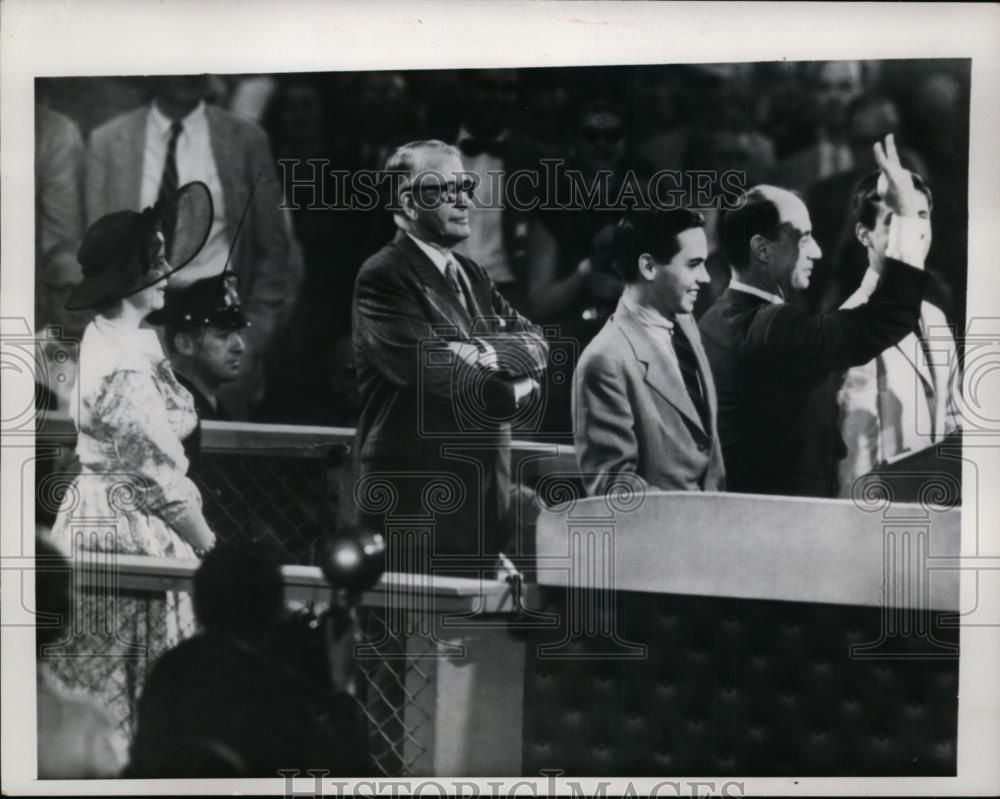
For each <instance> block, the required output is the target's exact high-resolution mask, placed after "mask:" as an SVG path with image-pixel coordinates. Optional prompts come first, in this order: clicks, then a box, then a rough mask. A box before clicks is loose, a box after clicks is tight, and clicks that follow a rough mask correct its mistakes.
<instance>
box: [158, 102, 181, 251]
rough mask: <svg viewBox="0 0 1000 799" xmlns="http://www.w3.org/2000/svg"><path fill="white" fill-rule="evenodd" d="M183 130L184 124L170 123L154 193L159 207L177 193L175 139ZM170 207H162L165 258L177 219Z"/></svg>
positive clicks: (172, 239) (170, 246)
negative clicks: (161, 167) (165, 148)
mask: <svg viewBox="0 0 1000 799" xmlns="http://www.w3.org/2000/svg"><path fill="white" fill-rule="evenodd" d="M183 131H184V125H183V124H182V123H181V122H179V121H176V122H173V123H172V124H171V125H170V141H168V142H167V157H166V159H165V160H164V162H163V176H162V177H161V178H160V191H159V192H158V193H157V195H156V202H157V204H158V205H160V206H161V207H163V206H164V204H165V203H167V201H168V200H170V198H171V197H173V196H174V194H176V193H177V182H178V175H177V139H179V138H180V135H181V133H183ZM172 210H173V209H172V208H170V207H169V204H167V206H166V207H165V209H164V215H163V238H164V240H165V241H166V255H167V260H168V261H169V260H170V252H171V248H172V246H173V243H174V232H175V231H174V226H175V225H176V223H177V220H176V219H174V218H173V213H172Z"/></svg>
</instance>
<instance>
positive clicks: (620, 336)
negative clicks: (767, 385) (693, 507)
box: [573, 302, 725, 494]
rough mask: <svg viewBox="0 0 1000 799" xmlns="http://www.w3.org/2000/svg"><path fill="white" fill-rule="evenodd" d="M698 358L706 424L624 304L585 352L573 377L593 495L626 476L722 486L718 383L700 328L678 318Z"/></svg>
mask: <svg viewBox="0 0 1000 799" xmlns="http://www.w3.org/2000/svg"><path fill="white" fill-rule="evenodd" d="M677 324H678V325H680V326H681V327H683V328H684V332H685V333H686V334H687V336H688V339H689V340H690V341H691V346H692V349H693V350H694V353H695V356H696V358H697V360H698V368H699V371H700V372H701V378H702V383H703V385H704V386H705V389H706V393H707V395H708V406H709V420H710V426H709V429H708V430H706V429H705V427H704V425H703V424H702V421H701V418H700V417H699V414H698V412H697V410H696V409H695V406H694V403H693V402H692V401H691V397H690V395H689V394H688V391H687V388H686V387H685V385H684V380H683V379H682V377H681V374H680V372H678V371H677V368H676V367H675V366H673V365H672V364H671V363H670V361H669V358H668V356H667V355H666V354H665V353H663V352H661V351H659V350H658V348H657V347H656V345H655V344H654V342H653V341H652V340H651V339H650V337H649V334H648V332H647V330H646V328H645V327H644V326H643V324H642V322H641V321H639V320H638V319H636V318H635V316H634V315H633V314H632V313H631V312H630V311H629V309H628V308H627V307H626V306H625V305H624V304H622V303H621V302H619V304H618V308H617V309H616V310H615V312H614V315H613V316H612V317H611V318H610V319H609V320H608V321H607V323H606V324H605V325H604V327H603V328H602V330H601V332H600V333H598V334H597V336H596V337H595V338H594V340H593V341H591V342H590V344H589V345H587V348H586V349H585V350H584V351H583V354H582V355H581V356H580V362H579V364H578V365H577V368H576V372H575V373H574V375H573V418H574V419H575V420H576V424H575V425H574V440H575V444H576V456H577V461H578V463H579V464H580V471H581V472H582V473H583V482H584V486H585V488H586V489H587V493H588V494H602V493H605V492H607V490H608V487H609V485H610V484H612V483H614V482H616V478H617V477H618V476H619V475H629V474H634V475H635V476H636V477H638V478H639V480H640V481H641V482H642V483H643V484H648V485H650V486H652V487H653V488H662V489H666V490H671V491H699V490H708V491H722V490H723V489H724V487H725V486H724V482H725V480H724V477H725V472H724V469H723V465H722V446H721V444H720V443H719V433H718V430H717V429H716V424H715V419H716V413H717V405H716V397H715V385H714V383H713V381H712V374H711V371H710V369H709V365H708V358H707V357H706V355H705V351H704V349H702V346H701V337H700V336H699V335H698V328H697V327H696V326H695V323H694V319H693V318H692V317H691V316H690V315H682V316H678V317H677Z"/></svg>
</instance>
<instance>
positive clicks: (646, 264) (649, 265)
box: [639, 252, 656, 280]
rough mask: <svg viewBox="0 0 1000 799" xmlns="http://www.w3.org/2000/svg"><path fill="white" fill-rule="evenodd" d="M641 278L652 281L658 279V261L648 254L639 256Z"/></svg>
mask: <svg viewBox="0 0 1000 799" xmlns="http://www.w3.org/2000/svg"><path fill="white" fill-rule="evenodd" d="M639 277H640V278H642V279H643V280H652V279H653V278H655V277H656V261H654V260H653V256H652V255H650V254H649V253H648V252H644V253H642V254H641V255H640V256H639Z"/></svg>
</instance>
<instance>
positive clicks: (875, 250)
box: [854, 191, 931, 269]
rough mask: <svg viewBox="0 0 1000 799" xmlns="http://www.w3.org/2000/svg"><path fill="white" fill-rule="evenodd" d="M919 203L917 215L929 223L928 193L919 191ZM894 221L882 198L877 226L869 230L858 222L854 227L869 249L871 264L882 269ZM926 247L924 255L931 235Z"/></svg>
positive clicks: (876, 220) (879, 204)
mask: <svg viewBox="0 0 1000 799" xmlns="http://www.w3.org/2000/svg"><path fill="white" fill-rule="evenodd" d="M917 197H918V198H919V199H918V205H917V209H918V210H917V216H918V217H920V218H921V219H926V220H927V222H928V224H929V223H930V218H931V209H930V203H929V202H928V200H927V195H926V194H924V193H923V192H922V191H918V192H917ZM891 222H892V211H891V210H889V206H888V205H886V204H885V203H884V202H883V201H882V200H879V203H878V211H877V212H876V214H875V226H874V227H873V228H872V229H871V230H869V229H868V228H866V227H865V226H864V225H863V224H861V223H860V222H858V224H857V225H855V227H854V234H855V235H856V236H857V239H858V241H860V242H861V244H862V245H863V246H864V247H865V248H866V249H867V250H868V264H869V266H872V267H875V268H877V269H880V268H881V267H882V264H884V263H885V250H886V247H888V246H889V225H890V223H891ZM924 242H925V247H924V251H923V257H924V258H926V257H927V253H928V252H929V251H930V248H931V237H930V236H929V235H928V236H927V237H926V238H925V239H924Z"/></svg>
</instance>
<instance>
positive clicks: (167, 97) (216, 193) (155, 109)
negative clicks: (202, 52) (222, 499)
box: [84, 75, 302, 418]
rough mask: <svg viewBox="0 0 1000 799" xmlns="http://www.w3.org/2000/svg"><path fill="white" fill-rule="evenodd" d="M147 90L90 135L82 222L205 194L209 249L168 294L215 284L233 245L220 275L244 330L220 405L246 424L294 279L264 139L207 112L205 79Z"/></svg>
mask: <svg viewBox="0 0 1000 799" xmlns="http://www.w3.org/2000/svg"><path fill="white" fill-rule="evenodd" d="M153 86H154V89H155V97H154V98H153V101H152V102H151V103H149V104H148V105H144V106H141V107H140V108H137V109H135V110H134V111H129V112H127V113H125V114H122V115H121V116H118V117H115V118H114V119H112V120H111V121H110V122H107V123H105V124H104V125H102V126H101V127H99V128H97V129H95V130H94V131H93V132H92V133H91V134H90V142H89V145H88V149H87V162H86V181H85V191H84V194H85V201H86V216H87V220H88V223H89V222H93V220H95V219H98V218H100V217H101V216H104V215H105V214H107V213H111V212H114V211H121V210H125V209H132V210H141V209H142V208H146V207H148V206H151V205H153V204H154V203H155V202H156V201H157V200H158V199H160V198H161V197H163V196H166V195H169V194H170V193H172V192H173V191H176V189H177V187H178V186H181V185H184V184H185V183H187V182H190V181H192V180H200V181H203V182H204V183H205V184H207V185H208V188H209V189H210V191H211V192H212V200H213V203H214V213H215V219H214V221H213V223H212V229H211V232H210V233H209V237H208V241H207V242H206V243H205V246H204V248H203V249H202V251H201V253H199V255H198V257H197V258H196V259H195V260H194V261H192V262H191V264H189V265H188V267H187V268H186V269H185V270H183V272H178V273H177V275H176V276H175V277H174V278H173V279H172V280H171V283H170V285H171V287H172V288H179V287H182V286H184V285H187V284H189V283H192V282H194V281H195V280H201V279H203V278H206V277H216V276H219V275H221V273H222V271H223V269H225V268H226V262H227V258H228V255H229V251H230V247H231V246H232V243H233V241H234V239H235V241H236V245H235V249H234V250H233V257H232V262H231V263H230V264H229V266H228V269H229V271H230V272H231V273H233V274H235V275H236V276H237V278H238V281H239V291H240V294H241V295H242V297H243V298H244V302H245V304H244V306H243V310H244V312H245V313H246V315H247V317H248V318H249V321H250V326H249V327H248V328H247V330H246V332H245V334H244V338H245V339H246V344H247V352H246V354H245V356H244V358H243V369H242V371H241V376H240V379H239V380H238V381H236V382H235V383H234V384H231V385H230V387H227V392H226V394H225V399H226V403H227V405H228V406H229V407H230V409H231V410H232V412H233V415H234V416H235V417H237V418H246V417H247V415H248V413H249V408H250V406H251V405H252V404H253V403H254V402H255V401H257V400H259V399H260V396H259V395H260V393H261V392H262V373H261V370H262V359H263V357H264V355H265V351H266V349H267V347H268V345H269V343H270V342H271V341H272V339H273V337H274V333H275V330H276V328H277V327H278V326H279V325H280V324H281V323H282V321H283V320H284V318H285V317H286V316H287V314H288V312H289V311H290V310H291V306H292V305H293V303H294V302H295V299H296V295H297V293H298V288H299V285H300V282H301V277H302V275H301V270H299V269H297V268H296V267H295V266H293V263H294V262H293V261H292V260H291V259H290V258H289V244H290V237H289V232H288V228H287V227H286V222H285V220H284V219H282V216H281V210H280V205H281V188H280V185H279V183H278V174H277V170H276V168H275V163H274V159H273V157H272V155H271V149H270V145H269V144H268V140H267V135H266V134H265V133H264V131H263V129H261V128H260V127H259V126H258V125H256V124H255V123H253V122H250V121H249V120H245V119H241V118H240V117H237V116H235V115H233V114H230V113H229V112H227V111H224V110H222V109H221V108H218V107H216V106H214V105H209V104H206V103H205V101H204V99H203V98H204V97H205V95H206V93H207V91H208V84H207V80H206V76H204V75H195V76H169V77H167V76H164V77H158V78H155V79H154V80H153ZM244 208H246V209H247V213H246V218H245V219H244V220H243V225H242V228H240V220H241V217H242V216H243V211H244ZM167 257H168V259H169V242H168V255H167Z"/></svg>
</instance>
